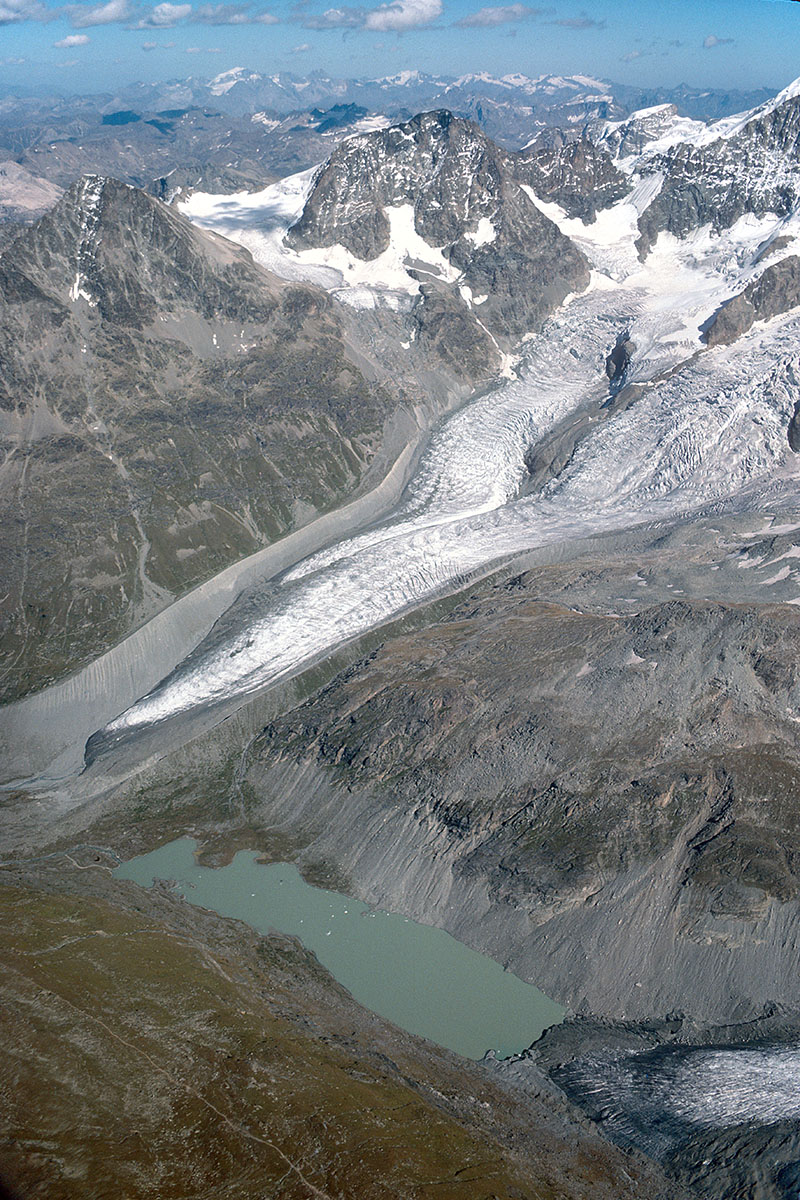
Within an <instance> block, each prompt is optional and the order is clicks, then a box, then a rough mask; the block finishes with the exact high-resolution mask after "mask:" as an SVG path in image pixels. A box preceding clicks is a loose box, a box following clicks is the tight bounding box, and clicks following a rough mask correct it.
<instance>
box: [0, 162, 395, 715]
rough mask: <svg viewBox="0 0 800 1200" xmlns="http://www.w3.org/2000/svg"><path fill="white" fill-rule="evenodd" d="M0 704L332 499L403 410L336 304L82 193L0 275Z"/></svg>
mask: <svg viewBox="0 0 800 1200" xmlns="http://www.w3.org/2000/svg"><path fill="white" fill-rule="evenodd" d="M0 297H2V301H1V302H0V360H2V364H3V370H2V372H1V373H0V430H1V431H2V439H3V448H4V450H5V452H6V455H7V460H6V466H5V472H4V476H3V481H2V493H1V497H2V504H3V508H4V510H5V514H6V515H5V516H4V519H3V531H4V532H3V534H2V537H1V541H0V554H2V557H3V561H4V564H5V590H6V593H7V594H6V596H5V598H4V600H3V604H2V609H3V618H2V622H3V623H2V631H3V648H4V654H5V656H6V663H7V664H12V663H13V664H14V666H13V669H12V671H11V673H10V675H9V676H8V677H7V678H6V681H5V682H6V686H7V687H9V685H10V687H9V690H10V691H11V693H12V694H18V693H19V692H21V691H25V690H29V689H30V688H31V687H33V686H35V685H37V684H38V683H41V682H43V681H44V680H45V679H47V678H52V677H53V675H57V674H59V673H61V672H62V671H64V670H67V669H70V668H71V667H73V666H75V665H76V664H78V663H80V662H83V661H85V660H86V658H87V656H91V655H94V654H96V653H98V652H99V651H100V650H102V649H103V648H105V647H106V646H108V645H109V644H110V643H112V642H113V641H116V640H118V639H119V638H120V637H121V636H122V635H123V634H124V633H126V632H127V631H129V630H130V628H131V627H132V626H134V625H135V624H137V623H139V622H140V621H141V620H142V619H143V618H145V617H146V616H147V615H149V614H150V613H152V612H153V611H154V609H156V608H158V607H160V606H162V605H163V604H164V603H165V602H166V601H167V600H168V599H169V598H170V597H171V596H173V595H175V594H179V593H181V592H183V591H185V590H187V589H188V588H189V587H191V586H192V585H193V584H195V583H197V582H199V581H201V580H203V579H204V578H207V577H208V576H209V575H211V574H213V573H214V572H215V571H217V570H219V569H220V568H221V567H223V566H225V565H226V564H228V563H230V562H232V561H234V560H235V559H238V558H240V557H242V556H243V555H245V554H247V553H249V552H251V551H253V550H256V549H258V548H260V547H261V546H263V545H265V544H267V543H268V542H270V541H272V540H274V539H275V538H277V537H279V536H280V535H281V534H282V533H284V532H285V531H287V530H289V529H291V528H292V527H294V526H296V525H297V524H300V523H302V522H303V521H304V520H308V519H309V517H310V516H313V515H314V513H315V512H319V511H322V510H324V509H326V508H328V507H330V506H331V505H333V504H335V503H336V502H337V501H339V500H340V499H341V498H342V497H343V496H345V495H346V494H347V493H348V492H350V491H352V489H353V488H354V487H355V486H356V484H357V483H358V482H359V480H360V479H361V478H362V477H363V475H364V473H365V471H366V469H367V466H368V463H369V461H370V460H371V458H372V456H373V454H374V452H375V449H376V448H377V446H378V444H379V442H380V438H381V432H382V427H383V422H384V420H385V418H386V416H387V414H388V413H389V412H390V411H392V410H393V408H394V406H395V405H396V403H397V397H396V395H395V397H394V399H392V398H391V397H390V395H389V393H388V392H386V391H385V390H383V389H382V388H381V387H380V386H378V385H376V384H375V383H368V382H367V381H366V380H365V379H364V377H363V375H362V374H361V371H360V369H359V368H358V367H357V366H355V365H354V362H353V361H351V359H350V358H349V357H348V355H349V351H348V348H347V344H346V340H345V333H344V330H343V327H342V324H341V321H340V320H339V318H338V317H337V316H336V315H335V313H334V311H333V306H332V303H331V301H330V300H329V298H328V297H327V296H326V295H325V294H324V293H322V292H320V291H318V290H316V289H314V288H312V287H308V286H304V285H302V286H301V285H294V284H286V283H284V282H282V281H281V280H278V279H277V278H275V277H274V276H271V275H270V274H269V273H268V272H266V271H264V270H263V269H261V268H260V267H257V266H255V264H254V263H253V261H252V259H251V258H250V255H249V254H248V253H247V251H245V250H243V249H241V248H240V247H236V246H233V245H232V244H231V243H228V242H226V241H224V239H222V238H219V237H216V236H215V235H213V234H205V233H202V232H200V231H198V230H197V229H195V228H194V227H193V226H191V225H190V224H189V222H187V221H186V220H185V219H183V218H182V217H180V216H178V215H177V214H176V213H175V212H174V211H172V210H170V209H168V208H166V207H165V206H164V205H163V204H161V203H160V202H159V201H157V200H154V199H152V198H150V197H149V196H147V195H145V194H144V193H143V192H140V191H137V190H136V189H134V188H130V187H128V186H126V185H123V184H119V183H115V182H114V181H112V180H107V179H103V178H99V177H89V178H87V179H84V180H82V181H81V182H80V183H78V184H76V185H75V186H73V187H72V188H70V189H69V191H68V192H67V194H66V195H65V196H64V198H63V199H62V200H61V201H60V202H59V204H58V206H57V207H56V208H55V209H54V210H53V211H52V212H51V213H49V214H48V215H47V216H45V217H43V218H42V219H41V220H40V221H39V222H38V223H37V224H36V225H34V226H33V227H31V228H30V229H28V230H25V231H23V233H22V234H21V235H20V237H19V238H18V239H17V240H16V241H15V242H14V243H12V245H11V246H10V247H9V248H8V249H7V250H6V251H5V253H4V254H3V256H2V258H0Z"/></svg>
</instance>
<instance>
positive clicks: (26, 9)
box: [0, 0, 55, 25]
mask: <svg viewBox="0 0 800 1200" xmlns="http://www.w3.org/2000/svg"><path fill="white" fill-rule="evenodd" d="M54 15H55V14H54V13H52V12H50V11H49V10H48V9H47V8H45V6H44V5H43V4H41V3H40V0H0V25H11V24H12V23H13V22H15V21H49V20H50V19H51V18H52V17H53V16H54Z"/></svg>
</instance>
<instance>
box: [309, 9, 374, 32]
mask: <svg viewBox="0 0 800 1200" xmlns="http://www.w3.org/2000/svg"><path fill="white" fill-rule="evenodd" d="M364 15H365V14H364V10H363V8H328V9H326V10H325V12H324V13H323V14H322V16H320V17H304V18H303V22H302V23H303V25H304V26H305V27H306V29H357V28H359V26H361V25H363V24H364Z"/></svg>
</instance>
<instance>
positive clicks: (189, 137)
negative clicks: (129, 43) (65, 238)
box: [0, 67, 773, 220]
mask: <svg viewBox="0 0 800 1200" xmlns="http://www.w3.org/2000/svg"><path fill="white" fill-rule="evenodd" d="M772 94H773V93H771V92H770V91H769V90H767V89H760V90H757V91H753V92H740V91H718V90H717V91H715V90H699V89H696V88H689V87H686V86H685V85H682V86H680V87H677V88H674V89H665V88H653V89H643V88H634V87H630V86H628V85H626V84H619V83H610V82H607V81H603V80H598V79H593V78H591V77H590V76H585V75H574V76H569V77H564V76H560V75H547V76H541V77H539V78H536V79H529V78H528V77H527V76H524V75H518V74H517V75H505V76H503V77H502V78H495V77H494V76H492V75H488V74H473V75H463V76H461V77H459V78H449V77H445V76H431V75H422V74H420V73H418V72H415V71H404V72H401V73H400V74H398V75H393V76H388V77H386V78H383V79H372V80H354V79H332V78H329V77H328V76H326V75H323V74H321V73H319V72H314V73H312V74H311V75H309V76H307V77H301V76H296V75H291V74H287V73H279V74H272V75H269V74H264V73H262V72H258V71H253V70H249V69H246V68H244V67H236V68H234V69H232V70H230V71H225V72H223V73H222V74H220V75H217V76H216V77H215V78H214V79H211V80H210V81H209V80H203V79H195V78H190V79H185V80H178V81H171V82H167V83H160V84H144V83H140V84H135V85H133V86H131V87H126V88H124V89H122V90H121V91H120V92H119V93H117V94H116V95H112V94H99V95H95V96H74V97H69V98H66V99H65V98H63V97H52V96H49V97H48V96H37V97H25V98H21V97H14V96H7V97H6V98H5V99H2V100H0V168H1V167H2V165H3V164H4V163H5V164H12V165H15V167H16V168H23V169H24V170H25V171H27V172H29V173H30V174H31V175H33V176H36V177H37V178H39V179H45V180H48V181H49V182H50V183H52V184H55V185H56V186H57V187H59V188H66V187H69V185H70V184H71V183H73V182H74V181H75V180H76V179H78V178H80V176H81V175H84V174H100V175H110V176H113V177H114V178H116V179H119V180H121V181H122V182H124V183H130V184H133V185H134V186H136V187H144V188H147V189H148V190H150V191H152V192H153V193H154V194H155V195H158V196H160V197H162V198H166V199H171V198H172V197H173V196H174V195H175V194H176V193H178V192H181V191H183V190H186V189H189V190H191V189H193V188H198V187H200V188H202V189H204V190H206V191H228V192H232V191H237V190H248V189H252V188H255V187H263V186H264V185H265V184H267V183H270V182H271V181H273V180H274V179H276V178H280V177H282V176H284V175H290V174H292V173H294V172H296V171H301V170H304V169H305V168H306V167H309V166H312V165H315V164H316V163H319V162H322V161H323V160H325V159H326V158H327V157H328V156H329V154H330V153H331V150H332V149H333V147H334V146H335V145H336V144H337V143H338V142H340V141H341V140H342V139H343V138H346V137H351V136H353V135H354V134H358V133H363V132H366V131H368V130H370V129H376V128H380V127H381V126H385V125H387V124H389V123H397V122H399V121H404V120H408V119H409V118H410V117H412V116H414V115H415V114H416V113H419V112H425V111H431V110H439V109H447V110H448V111H449V112H451V113H453V114H454V115H455V116H460V117H467V118H469V119H471V120H473V121H475V122H476V123H477V124H478V125H480V127H481V128H482V129H483V131H484V132H485V133H486V134H487V135H488V136H489V137H491V138H492V139H493V140H494V141H496V142H497V143H498V144H499V145H500V146H502V147H503V148H505V149H508V150H518V149H520V148H523V147H524V146H526V145H528V144H529V143H530V142H532V141H533V140H538V141H539V142H540V143H541V142H546V141H548V140H553V141H555V143H557V144H558V143H563V142H564V140H572V139H577V138H581V137H582V136H583V135H584V134H585V133H586V132H587V131H596V130H597V129H600V128H603V127H604V126H605V124H606V123H607V122H609V121H624V120H625V118H627V117H629V116H630V115H631V114H632V113H633V112H635V111H638V110H641V109H643V108H648V107H653V106H661V105H665V104H671V105H673V106H674V108H675V111H676V113H677V114H678V115H679V116H681V117H683V118H684V119H691V120H702V121H708V120H716V119H718V118H721V117H727V116H729V115H731V114H733V113H738V112H741V111H743V110H745V109H752V108H755V107H756V106H758V105H760V104H762V103H764V102H765V101H767V100H769V99H770V97H771V96H772ZM10 175H11V178H9V177H8V176H9V172H8V171H6V179H5V181H2V182H0V218H2V219H4V220H8V219H11V220H20V219H22V220H24V219H30V218H32V217H34V216H35V215H37V210H36V209H35V205H34V207H32V204H34V199H35V197H34V191H35V187H34V185H33V184H32V182H31V180H30V178H28V177H27V176H24V177H20V176H19V172H18V170H13V171H11V172H10ZM23 183H24V185H25V194H24V195H22V194H21V187H22V184H23ZM12 190H13V194H12ZM44 199H45V198H44V197H43V198H42V200H43V202H42V205H41V206H40V208H39V209H38V211H44V209H45V207H46V205H45V204H44Z"/></svg>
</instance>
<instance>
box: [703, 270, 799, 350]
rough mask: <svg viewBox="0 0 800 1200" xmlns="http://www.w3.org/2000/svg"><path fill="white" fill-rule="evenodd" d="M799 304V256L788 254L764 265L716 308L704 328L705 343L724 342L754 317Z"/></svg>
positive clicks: (733, 338)
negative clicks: (743, 285)
mask: <svg viewBox="0 0 800 1200" xmlns="http://www.w3.org/2000/svg"><path fill="white" fill-rule="evenodd" d="M798 304H800V258H798V257H797V255H796V254H790V255H789V256H788V257H787V258H782V259H781V260H780V262H777V263H773V264H772V265H771V266H769V267H767V269H766V270H765V271H764V273H763V275H761V276H759V278H758V279H756V280H754V281H753V282H752V283H749V284H748V285H747V287H746V288H745V289H744V291H742V292H740V293H739V295H738V296H734V297H733V299H732V300H728V301H727V302H726V303H725V304H723V305H722V306H721V308H719V309H717V311H716V312H715V313H714V315H713V317H712V318H711V322H710V323H709V325H708V328H707V329H706V342H707V343H708V345H709V346H727V345H728V344H729V343H730V342H735V341H736V340H737V338H740V337H741V336H742V334H744V333H747V331H748V329H750V328H751V327H752V325H753V322H754V321H769V320H770V319H771V318H772V317H777V316H779V315H780V313H785V312H788V311H789V310H790V309H792V308H796V307H797V305H798Z"/></svg>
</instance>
